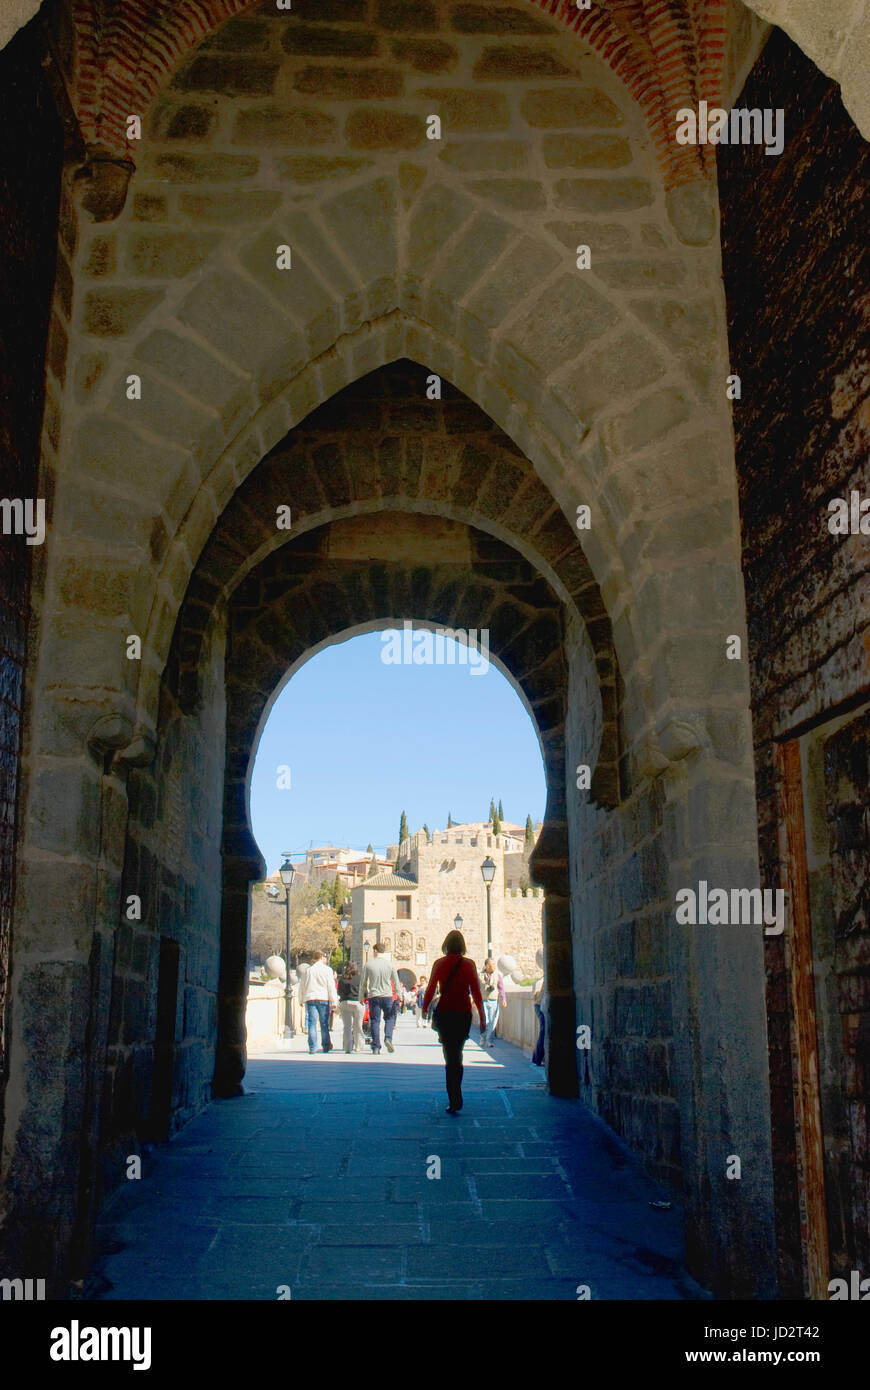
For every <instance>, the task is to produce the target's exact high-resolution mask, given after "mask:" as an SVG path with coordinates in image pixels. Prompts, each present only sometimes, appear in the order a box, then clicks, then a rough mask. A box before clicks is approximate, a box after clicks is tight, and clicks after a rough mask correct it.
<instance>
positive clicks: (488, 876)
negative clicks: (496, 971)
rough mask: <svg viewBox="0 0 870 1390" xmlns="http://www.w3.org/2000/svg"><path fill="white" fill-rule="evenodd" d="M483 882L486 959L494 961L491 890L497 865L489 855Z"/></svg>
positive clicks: (483, 871) (483, 865)
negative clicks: (484, 890) (484, 891)
mask: <svg viewBox="0 0 870 1390" xmlns="http://www.w3.org/2000/svg"><path fill="white" fill-rule="evenodd" d="M480 872H481V874H482V875H483V881H484V883H485V884H486V957H487V960H491V959H492V898H491V893H490V890H491V888H492V881H493V879H494V878H495V864H494V863H493V861H492V859H491V857H490V856H489V855H487V856H486V858H485V859H484V861H483V863H482V864H481V866H480Z"/></svg>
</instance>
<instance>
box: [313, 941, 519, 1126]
mask: <svg viewBox="0 0 870 1390" xmlns="http://www.w3.org/2000/svg"><path fill="white" fill-rule="evenodd" d="M441 949H442V951H443V952H444V954H443V955H442V956H441V957H440V958H439V959H438V960H437V961H436V962H435V964H434V965H433V967H432V975H431V977H430V978H429V979H428V980H427V978H426V976H425V975H421V977H420V980H419V982H418V984H417V986H416V988H415V989H413V990H406V989H405V987H404V986H403V984H402V981H401V980H400V979H399V976H398V973H397V971H396V967H395V966H394V965H393V963H392V961H391V960H387V959H386V956H385V953H384V948H383V946H382V945H381V944H380V942H378V943H376V944H375V946H374V948H373V952H372V959H371V960H369V961H367V962H366V964H365V965H364V966H363V969H362V973H360V970H359V967H358V966H356V965H353V964H350V965H348V966H347V967H346V969H345V971H344V973H343V975H342V976H341V978H340V979H339V980H338V982H337V984H336V979H335V975H334V972H333V971H332V970H331V969H330V967H329V965H328V964H327V962H326V960H325V958H324V955H323V952H322V951H317V952H315V953H314V958H313V960H312V962H311V964H310V966H309V968H308V970H307V971H306V972H305V974H304V975H303V976H302V977H301V979H300V983H299V1001H300V1003H303V1004H304V1005H305V1022H306V1027H307V1031H308V1051H309V1052H316V1051H317V1030H318V1027H319V1029H320V1040H321V1047H322V1050H323V1051H324V1052H331V1051H332V1041H331V1038H330V1035H329V1026H330V1020H331V1016H332V1014H333V1012H334V1010H335V1009H336V1008H338V1010H339V1012H340V1015H341V1020H342V1023H343V1025H344V1036H343V1046H344V1050H345V1052H347V1053H351V1052H361V1051H362V1050H363V1048H364V1046H365V1034H364V1031H363V1025H364V1021H365V1015H366V1012H368V1020H369V1024H370V1033H371V1036H370V1043H371V1051H372V1056H374V1057H378V1056H380V1052H381V1023H382V1022H383V1028H384V1038H383V1040H384V1046H385V1047H386V1049H387V1051H388V1052H394V1051H395V1047H394V1046H393V1032H394V1029H395V1024H396V1016H397V1014H398V1012H399V1009H400V1007H402V1006H405V1007H411V1008H413V1010H414V1015H415V1018H416V1022H417V1027H418V1028H425V1027H427V1026H429V1025H430V1024H431V1026H432V1027H434V1028H435V1030H436V1032H437V1033H438V1039H439V1041H440V1043H441V1050H442V1052H443V1054H444V1068H445V1077H446V1083H447V1099H448V1106H447V1114H448V1115H458V1114H459V1111H460V1110H461V1109H462V1077H463V1071H464V1069H463V1065H462V1050H463V1048H464V1046H465V1043H466V1041H467V1039H468V1036H469V1034H470V1032H471V1022H472V1009H476V1010H477V1014H478V1018H479V1020H480V1045H481V1047H490V1048H492V1047H494V1046H495V1028H496V1025H497V1023H498V1017H499V1013H500V1011H501V1010H502V1009H503V1008H505V1007H506V1006H507V995H506V993H505V988H504V980H503V979H502V976H501V974H500V973H499V971H498V968H497V966H496V964H495V962H494V961H493V960H492V959H490V958H487V960H485V961H484V964H483V970H482V971H481V972H480V974H479V975H478V971H477V967H476V965H475V964H474V961H473V960H469V959H468V957H467V948H466V945H465V938H464V936H463V935H462V932H460V931H451V932H448V934H447V936H446V937H445V939H444V942H443V944H442V947H441ZM436 995H437V1003H436ZM406 996H408V997H406ZM534 1000H535V1013H536V1015H537V1017H538V1021H539V1033H538V1041H537V1046H536V1048H535V1051H534V1054H533V1056H532V1063H533V1065H535V1066H542V1065H543V1062H544V1033H545V1015H544V1008H543V981H541V983H540V984H539V986H538V988H537V990H536V992H535V996H534Z"/></svg>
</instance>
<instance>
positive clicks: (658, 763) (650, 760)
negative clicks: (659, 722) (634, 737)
mask: <svg viewBox="0 0 870 1390" xmlns="http://www.w3.org/2000/svg"><path fill="white" fill-rule="evenodd" d="M708 741H709V740H708V739H707V736H706V734H704V733H703V732H702V731H701V730H700V729H698V727H697V726H696V725H694V724H690V723H688V722H687V721H686V720H684V719H671V720H669V721H668V723H667V724H665V725H664V726H663V727H662V728H661V729H660V730H659V732H658V733H657V734H656V736H655V737H654V738H649V739H647V740H646V742H645V743H643V744H642V745H641V748H640V751H639V753H638V758H637V765H638V767H639V768H640V771H641V772H642V773H643V775H644V777H649V778H653V777H659V776H661V774H662V773H663V772H666V771H667V770H668V769H669V768H672V767H674V766H675V765H676V764H677V763H681V762H682V761H683V759H684V758H688V756H689V755H690V754H691V753H697V752H699V751H700V749H702V748H703V747H704V746H705V745H706V744H707V742H708Z"/></svg>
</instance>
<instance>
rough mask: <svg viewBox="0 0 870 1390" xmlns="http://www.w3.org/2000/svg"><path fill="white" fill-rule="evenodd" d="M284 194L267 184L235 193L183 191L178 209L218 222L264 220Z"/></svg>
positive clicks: (199, 220)
mask: <svg viewBox="0 0 870 1390" xmlns="http://www.w3.org/2000/svg"><path fill="white" fill-rule="evenodd" d="M280 202H281V194H280V193H278V192H277V191H274V190H272V189H268V188H258V189H247V190H245V191H244V192H241V191H240V192H236V191H233V192H232V193H182V194H181V195H180V197H179V200H178V208H179V211H180V212H182V213H183V214H184V216H185V217H190V218H193V220H194V221H196V222H219V223H223V224H225V225H228V226H229V225H232V224H234V223H239V222H261V221H262V220H263V219H264V218H265V217H268V216H269V214H270V213H272V212H274V211H275V209H276V208H277V206H278V204H279V203H280Z"/></svg>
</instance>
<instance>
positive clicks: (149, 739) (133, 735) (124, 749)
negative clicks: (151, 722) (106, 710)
mask: <svg viewBox="0 0 870 1390" xmlns="http://www.w3.org/2000/svg"><path fill="white" fill-rule="evenodd" d="M85 742H86V743H87V746H88V752H89V753H90V754H91V756H92V757H93V758H94V759H96V761H97V762H99V763H102V764H103V765H104V766H106V768H107V770H109V769H116V768H118V767H119V766H120V767H123V768H125V769H128V768H131V767H145V766H147V764H148V763H150V762H151V759H152V758H153V757H154V752H155V749H156V742H155V739H154V735H153V734H152V733H150V731H149V730H147V729H139V730H134V729H133V725H132V723H131V722H130V720H129V719H128V718H127V716H126V715H124V714H103V715H101V716H100V718H99V719H98V720H97V721H96V723H95V724H92V725H91V728H90V730H89V731H88V735H87V738H86V740H85ZM107 759H108V760H109V761H108V764H107V762H106V760H107Z"/></svg>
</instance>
